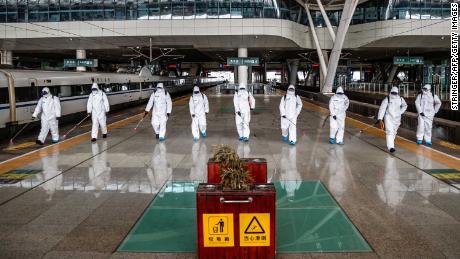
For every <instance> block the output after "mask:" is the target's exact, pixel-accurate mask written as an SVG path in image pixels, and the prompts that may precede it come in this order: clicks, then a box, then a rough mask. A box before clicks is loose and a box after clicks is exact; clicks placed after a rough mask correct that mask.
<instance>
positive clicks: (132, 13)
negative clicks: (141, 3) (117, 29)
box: [126, 0, 137, 20]
mask: <svg viewBox="0 0 460 259" xmlns="http://www.w3.org/2000/svg"><path fill="white" fill-rule="evenodd" d="M126 19H127V20H136V19H137V1H136V0H126Z"/></svg>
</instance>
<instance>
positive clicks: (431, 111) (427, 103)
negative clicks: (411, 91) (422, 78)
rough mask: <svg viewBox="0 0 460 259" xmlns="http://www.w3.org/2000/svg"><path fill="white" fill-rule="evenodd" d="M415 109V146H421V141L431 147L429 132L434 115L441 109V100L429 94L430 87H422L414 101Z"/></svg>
mask: <svg viewBox="0 0 460 259" xmlns="http://www.w3.org/2000/svg"><path fill="white" fill-rule="evenodd" d="M415 108H416V109H417V113H418V126H417V144H422V141H423V139H425V143H426V144H427V145H431V131H432V128H433V119H434V115H435V114H436V113H437V112H438V111H439V109H440V108H441V100H440V99H439V97H438V96H437V95H435V94H432V92H431V85H429V84H427V85H425V86H424V87H423V89H422V92H421V93H420V94H419V95H417V98H416V99H415Z"/></svg>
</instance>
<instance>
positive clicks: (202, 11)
mask: <svg viewBox="0 0 460 259" xmlns="http://www.w3.org/2000/svg"><path fill="white" fill-rule="evenodd" d="M207 8H208V7H207V5H206V2H205V1H196V2H195V19H206V18H207V12H206V11H207Z"/></svg>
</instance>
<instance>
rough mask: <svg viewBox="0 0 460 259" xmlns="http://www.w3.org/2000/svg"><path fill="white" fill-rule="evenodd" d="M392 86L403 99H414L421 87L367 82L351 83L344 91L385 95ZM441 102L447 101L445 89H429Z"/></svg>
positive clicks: (411, 83) (409, 84) (436, 87)
mask: <svg viewBox="0 0 460 259" xmlns="http://www.w3.org/2000/svg"><path fill="white" fill-rule="evenodd" d="M393 86H396V87H398V88H399V94H400V95H401V96H403V97H416V96H417V94H418V93H419V92H420V89H421V87H422V86H421V85H418V84H415V83H413V82H405V83H401V84H398V85H394V84H387V83H367V82H360V83H357V82H352V83H350V84H349V85H347V86H345V87H344V89H345V90H347V91H354V92H364V93H381V94H387V93H388V92H389V91H390V90H391V88H392V87H393ZM431 90H432V91H433V92H434V93H435V94H436V95H438V96H439V98H440V99H441V100H443V101H444V100H448V99H449V93H448V90H447V89H441V87H440V86H439V85H435V86H432V89H431Z"/></svg>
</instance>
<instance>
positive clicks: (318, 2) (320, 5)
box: [316, 0, 335, 41]
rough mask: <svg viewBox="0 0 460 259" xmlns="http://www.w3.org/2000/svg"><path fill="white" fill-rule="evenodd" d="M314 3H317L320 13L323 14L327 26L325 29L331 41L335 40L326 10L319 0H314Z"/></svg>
mask: <svg viewBox="0 0 460 259" xmlns="http://www.w3.org/2000/svg"><path fill="white" fill-rule="evenodd" d="M316 3H317V4H318V7H319V10H320V11H321V15H322V16H323V19H324V22H326V27H327V30H328V31H329V35H331V39H332V41H335V33H334V30H333V29H332V25H331V22H330V21H329V17H328V16H327V14H326V11H325V10H324V7H323V4H322V3H321V0H316Z"/></svg>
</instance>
